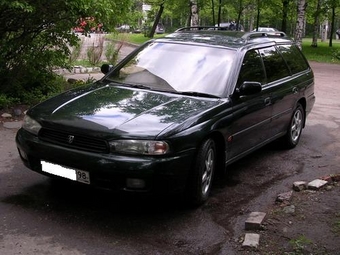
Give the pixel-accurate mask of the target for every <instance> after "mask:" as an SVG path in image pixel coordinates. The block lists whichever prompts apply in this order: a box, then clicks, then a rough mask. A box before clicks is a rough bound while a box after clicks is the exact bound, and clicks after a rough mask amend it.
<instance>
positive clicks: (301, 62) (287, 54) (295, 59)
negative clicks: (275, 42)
mask: <svg viewBox="0 0 340 255" xmlns="http://www.w3.org/2000/svg"><path fill="white" fill-rule="evenodd" d="M278 48H279V50H280V52H281V54H282V56H283V58H284V59H285V61H286V63H287V65H288V67H289V69H290V71H291V73H292V74H296V73H299V72H302V71H305V70H307V69H308V68H309V65H308V63H307V60H306V59H305V57H304V56H303V54H302V52H301V51H300V50H299V49H298V48H297V46H296V45H280V46H279V47H278Z"/></svg>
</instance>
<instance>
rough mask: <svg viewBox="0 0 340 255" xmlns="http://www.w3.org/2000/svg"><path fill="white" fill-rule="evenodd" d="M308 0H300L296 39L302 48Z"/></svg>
mask: <svg viewBox="0 0 340 255" xmlns="http://www.w3.org/2000/svg"><path fill="white" fill-rule="evenodd" d="M306 8H307V0H298V7H297V20H296V27H295V35H294V39H295V42H296V44H297V45H298V46H299V48H300V49H301V48H302V46H301V45H302V37H303V34H304V21H305V15H306Z"/></svg>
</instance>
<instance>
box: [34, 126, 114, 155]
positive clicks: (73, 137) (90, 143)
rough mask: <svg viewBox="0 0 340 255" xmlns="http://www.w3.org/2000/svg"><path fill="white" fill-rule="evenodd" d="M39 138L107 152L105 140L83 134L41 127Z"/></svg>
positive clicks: (92, 150) (98, 151) (70, 146)
mask: <svg viewBox="0 0 340 255" xmlns="http://www.w3.org/2000/svg"><path fill="white" fill-rule="evenodd" d="M39 138H40V139H41V140H43V141H46V142H49V143H53V144H57V145H61V146H65V147H68V148H74V149H77V150H84V151H91V152H97V153H108V152H109V147H108V144H107V142H106V141H105V140H101V139H96V138H93V137H88V136H84V135H78V134H71V133H67V132H62V131H57V130H52V129H45V128H43V129H41V130H40V132H39Z"/></svg>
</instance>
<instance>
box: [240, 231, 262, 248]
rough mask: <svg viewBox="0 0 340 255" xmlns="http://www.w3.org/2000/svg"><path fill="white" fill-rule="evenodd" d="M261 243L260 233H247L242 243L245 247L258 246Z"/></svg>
mask: <svg viewBox="0 0 340 255" xmlns="http://www.w3.org/2000/svg"><path fill="white" fill-rule="evenodd" d="M259 244H260V235H259V234H252V233H247V234H246V235H245V237H244V241H243V243H242V246H243V247H252V248H257V247H258V246H259Z"/></svg>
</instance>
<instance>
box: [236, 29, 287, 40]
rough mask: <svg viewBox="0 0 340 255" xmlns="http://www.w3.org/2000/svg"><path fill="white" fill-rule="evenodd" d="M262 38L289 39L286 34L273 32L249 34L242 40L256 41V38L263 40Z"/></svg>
mask: <svg viewBox="0 0 340 255" xmlns="http://www.w3.org/2000/svg"><path fill="white" fill-rule="evenodd" d="M261 37H268V38H288V37H287V35H286V33H285V32H281V31H273V32H249V33H245V34H244V35H243V36H242V39H244V40H251V39H254V38H261Z"/></svg>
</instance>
